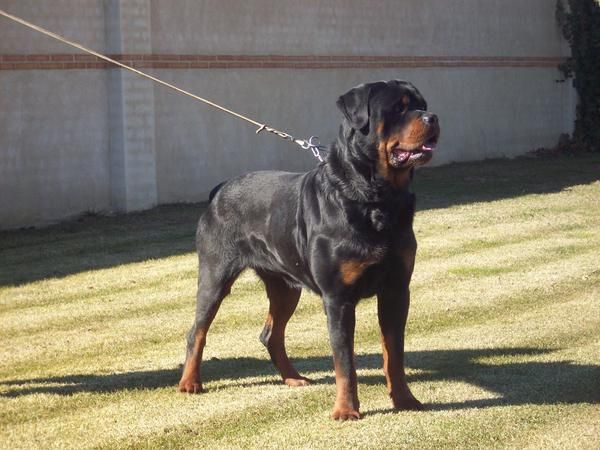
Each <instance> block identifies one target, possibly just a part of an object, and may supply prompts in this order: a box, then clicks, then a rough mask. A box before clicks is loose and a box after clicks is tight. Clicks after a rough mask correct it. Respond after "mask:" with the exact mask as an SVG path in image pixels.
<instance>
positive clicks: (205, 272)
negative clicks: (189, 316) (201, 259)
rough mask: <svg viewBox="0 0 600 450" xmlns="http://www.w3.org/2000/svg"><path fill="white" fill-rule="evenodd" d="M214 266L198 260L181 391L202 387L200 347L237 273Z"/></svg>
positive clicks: (197, 391)
mask: <svg viewBox="0 0 600 450" xmlns="http://www.w3.org/2000/svg"><path fill="white" fill-rule="evenodd" d="M215 269H216V268H215V266H211V265H209V264H205V265H203V264H200V273H199V277H198V297H197V303H196V317H195V320H194V325H193V326H192V329H191V330H190V332H189V333H188V338H187V352H186V359H185V365H184V367H183V374H182V375H181V380H180V381H179V390H180V391H181V392H189V393H199V392H202V391H203V388H202V380H201V376H200V364H201V362H202V351H203V350H204V346H205V345H206V334H207V333H208V328H209V327H210V324H211V323H212V321H213V319H214V318H215V315H216V314H217V311H218V309H219V306H221V302H222V301H223V299H224V298H225V297H226V296H227V295H228V294H229V292H230V290H231V286H232V285H233V283H234V281H235V279H236V278H237V276H238V275H239V273H240V271H239V270H236V271H231V269H230V270H228V271H227V273H221V272H224V271H221V270H215ZM211 271H212V273H211ZM214 272H217V273H214Z"/></svg>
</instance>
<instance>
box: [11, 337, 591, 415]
mask: <svg viewBox="0 0 600 450" xmlns="http://www.w3.org/2000/svg"><path fill="white" fill-rule="evenodd" d="M551 351H552V349H531V348H502V349H463V350H434V351H419V352H409V353H408V354H407V358H406V359H407V366H408V367H409V368H411V369H416V370H415V373H413V374H412V375H410V376H409V377H408V381H409V382H418V381H425V382H448V383H452V382H461V383H468V384H471V385H474V386H478V387H480V388H483V389H485V390H486V391H489V392H493V393H494V394H496V395H494V398H489V399H473V400H462V401H458V400H457V401H456V402H449V403H435V402H434V403H427V399H426V398H423V396H421V400H424V401H425V402H426V408H427V409H429V410H452V409H468V408H484V407H492V406H501V405H522V404H537V405H545V404H557V403H565V404H577V403H594V404H596V403H600V366H598V365H580V364H574V363H572V362H570V361H556V362H537V361H535V362H508V363H506V364H502V363H500V364H498V363H494V364H486V363H485V362H481V361H480V360H481V359H485V358H491V357H510V356H513V357H535V356H537V355H542V354H545V353H549V352H551ZM294 361H295V363H296V367H297V368H298V369H299V371H300V372H301V373H302V374H303V375H305V376H307V377H309V378H311V379H312V380H313V382H314V383H316V384H333V383H334V381H335V380H334V377H333V371H332V362H331V357H309V358H299V359H294ZM356 362H357V366H358V368H359V369H375V368H380V367H381V355H380V354H367V355H359V356H357V361H356ZM323 372H326V373H331V375H325V376H323V375H322V373H323ZM180 374H181V370H180V368H176V369H161V370H148V371H137V372H126V373H117V374H106V375H97V374H80V375H72V376H68V375H67V376H59V377H47V378H42V377H40V378H31V379H22V380H12V381H5V382H0V386H1V388H0V389H1V390H2V391H4V392H2V393H0V396H2V397H21V396H26V395H32V394H37V393H45V394H55V395H67V396H68V395H72V394H76V393H80V392H101V393H110V392H117V391H122V390H133V389H160V388H166V387H173V390H175V385H176V383H177V381H178V379H179V376H180ZM203 374H204V379H205V381H206V382H207V383H208V384H209V385H210V381H213V380H219V382H223V381H225V382H227V381H231V385H230V386H229V384H228V383H225V385H226V388H227V386H229V388H239V387H242V386H250V385H261V384H274V383H279V381H278V379H277V377H276V376H275V375H276V372H275V369H274V368H273V366H272V365H271V362H270V361H269V360H267V359H258V358H229V359H216V358H213V359H210V360H208V361H205V362H204V363H203ZM311 374H313V375H314V376H312V377H311ZM319 374H321V375H319ZM265 377H267V378H268V379H267V380H264V378H265ZM261 378H263V379H262V380H261ZM358 381H359V384H366V385H375V384H382V385H383V384H385V379H384V377H383V373H382V374H381V375H362V376H361V375H360V374H359V380H358ZM388 411H391V409H390V410H381V411H380V410H378V411H371V412H367V414H374V413H383V412H388Z"/></svg>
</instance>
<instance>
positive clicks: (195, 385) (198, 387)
mask: <svg viewBox="0 0 600 450" xmlns="http://www.w3.org/2000/svg"><path fill="white" fill-rule="evenodd" d="M178 389H179V392H187V393H188V394H200V393H202V392H204V389H202V383H200V382H199V381H197V380H184V379H182V380H181V381H180V382H179V386H178Z"/></svg>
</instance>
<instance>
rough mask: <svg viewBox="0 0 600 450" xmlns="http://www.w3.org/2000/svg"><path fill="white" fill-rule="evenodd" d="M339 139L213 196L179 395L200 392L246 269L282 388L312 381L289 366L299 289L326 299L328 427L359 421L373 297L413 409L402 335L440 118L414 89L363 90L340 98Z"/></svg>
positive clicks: (390, 383) (390, 380)
mask: <svg viewBox="0 0 600 450" xmlns="http://www.w3.org/2000/svg"><path fill="white" fill-rule="evenodd" d="M337 105H338V107H339V108H340V110H341V111H342V113H343V114H344V117H345V120H344V121H343V123H342V125H341V127H340V132H339V137H338V139H337V141H336V142H334V143H333V144H332V145H331V147H330V149H329V154H328V157H327V161H326V162H325V163H322V164H320V165H319V166H318V167H316V168H315V169H313V170H311V171H310V172H307V173H301V174H296V173H286V172H255V173H250V174H248V175H245V176H242V177H240V178H236V179H233V180H231V181H229V182H227V183H225V184H223V185H222V186H219V187H218V188H217V189H215V190H214V191H213V195H214V198H213V199H212V201H211V203H210V205H209V206H208V209H207V210H206V212H205V213H204V214H203V216H202V217H201V218H200V221H199V224H198V230H197V234H196V239H197V248H198V254H199V258H200V270H199V280H198V300H197V309H196V317H195V323H194V326H193V328H192V330H191V331H190V333H189V336H188V348H187V357H186V362H185V366H184V369H183V375H182V377H181V381H180V382H179V389H180V390H181V391H183V392H201V391H202V381H201V376H200V363H201V359H202V350H203V348H204V345H205V343H206V334H207V332H208V328H209V326H210V324H211V322H212V320H213V319H214V317H215V314H216V313H217V310H218V308H219V305H220V304H221V301H222V300H223V298H224V297H225V296H226V295H227V294H229V291H230V288H231V285H232V284H233V282H234V281H235V279H236V277H237V276H238V275H239V274H240V272H241V271H242V270H243V269H245V268H252V269H254V270H255V271H256V273H257V274H258V276H259V277H260V278H261V279H262V280H263V281H264V284H265V286H266V291H267V296H268V297H269V301H270V307H269V313H268V315H267V321H266V324H265V327H264V330H263V331H262V333H261V335H260V340H261V341H262V342H263V344H264V345H265V346H266V347H267V349H268V351H269V354H270V356H271V359H272V361H273V363H274V364H275V366H276V367H277V369H278V370H279V372H280V373H281V376H282V378H283V381H284V382H285V383H286V384H288V385H290V386H302V385H305V384H308V383H309V380H308V379H306V378H304V377H303V376H301V375H300V374H299V373H298V372H297V371H296V369H295V368H294V366H293V365H292V364H291V363H290V360H289V359H288V356H287V353H286V350H285V344H284V334H285V327H286V324H287V322H288V320H289V318H290V317H291V315H292V314H293V312H294V310H295V309H296V305H297V303H298V299H299V298H300V291H301V289H302V287H307V288H309V289H311V290H312V291H314V292H316V293H317V294H319V295H320V296H322V298H323V302H324V308H325V312H326V315H327V326H328V329H329V338H330V341H331V347H332V349H333V362H334V367H335V377H336V387H337V397H336V401H335V405H334V408H333V418H334V419H342V420H346V419H356V418H359V417H360V414H359V402H358V396H357V384H356V383H357V380H356V369H355V365H354V326H355V307H356V304H357V303H358V301H359V300H360V299H362V298H366V297H370V296H373V295H377V307H378V314H379V326H380V328H381V337H382V343H383V369H384V372H385V377H386V380H387V387H388V390H389V393H390V396H391V398H392V402H393V405H394V407H395V408H397V409H421V408H422V405H421V403H420V402H419V401H418V400H416V399H415V398H414V397H413V395H412V394H411V392H410V389H409V388H408V385H407V383H406V379H405V374H404V362H403V359H404V328H405V324H406V317H407V314H408V306H409V282H410V278H411V275H412V271H413V266H414V261H415V252H416V248H417V243H416V240H415V236H414V234H413V229H412V221H413V214H414V211H415V197H414V195H413V194H412V193H411V192H410V190H409V184H410V181H411V178H412V175H413V171H414V168H415V167H416V166H419V165H422V164H425V163H426V162H428V161H429V160H430V159H431V156H432V151H433V150H434V148H435V145H436V143H437V140H438V136H439V126H438V120H437V116H435V115H434V114H431V113H429V112H427V103H426V102H425V100H424V99H423V97H422V96H421V94H420V93H419V91H417V89H416V88H415V87H414V86H413V85H412V84H410V83H408V82H405V81H397V80H394V81H389V82H376V83H370V84H364V85H360V86H357V87H355V88H354V89H351V90H350V91H349V92H348V93H346V94H344V95H342V96H341V97H340V98H339V99H338V101H337Z"/></svg>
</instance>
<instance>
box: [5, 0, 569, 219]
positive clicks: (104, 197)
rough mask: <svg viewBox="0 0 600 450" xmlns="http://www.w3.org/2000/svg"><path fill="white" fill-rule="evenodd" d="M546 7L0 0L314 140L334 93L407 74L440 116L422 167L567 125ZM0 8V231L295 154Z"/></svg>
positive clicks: (345, 0)
mask: <svg viewBox="0 0 600 450" xmlns="http://www.w3.org/2000/svg"><path fill="white" fill-rule="evenodd" d="M554 6H555V1H554V0H528V1H527V2H523V1H521V0H486V1H481V0H405V1H403V2H397V1H394V0H379V1H377V2H364V1H361V0H333V1H330V2H320V1H314V0H310V1H303V2H297V1H292V0H280V1H278V2H273V1H267V0H253V1H248V2H239V1H234V0H220V1H217V0H210V1H209V0H205V1H197V0H170V1H167V0H104V1H86V2H80V1H77V0H53V1H50V0H44V1H40V0H37V1H34V0H18V1H17V0H10V1H9V0H0V8H1V9H4V10H6V11H7V12H10V13H14V14H16V15H20V16H21V17H23V18H25V19H26V20H30V21H32V22H34V23H37V24H39V25H41V26H44V27H47V28H50V29H52V30H53V31H56V32H58V33H60V34H64V35H66V36H68V37H70V38H72V39H74V40H77V41H79V42H81V43H83V44H84V45H87V46H90V47H92V48H94V49H97V50H100V51H103V52H108V53H111V54H116V55H119V57H120V58H121V59H123V60H124V61H126V62H127V63H130V64H134V65H136V66H137V67H139V68H141V69H142V70H146V71H148V72H150V73H152V74H154V75H156V76H158V77H160V78H163V79H165V80H166V81H169V82H172V83H174V84H176V85H178V86H181V87H183V88H185V89H188V90H190V91H192V92H194V93H197V94H199V95H201V96H204V97H207V98H209V99H212V100H215V101H217V102H218V103H221V104H223V105H224V106H227V107H230V108H232V109H235V110H237V111H239V112H241V113H243V114H246V115H248V116H250V117H252V118H254V119H256V120H258V121H260V122H267V123H268V124H270V125H272V126H274V127H276V128H279V129H282V130H284V131H288V132H290V133H292V134H294V135H298V136H302V137H308V136H310V135H313V134H316V135H319V136H321V138H322V141H323V142H325V143H328V142H330V141H331V140H332V139H333V138H334V137H335V135H336V133H337V126H338V123H339V120H340V115H339V113H338V112H337V110H336V108H335V100H336V98H337V96H338V95H340V94H341V93H343V92H344V91H345V90H347V89H349V88H350V87H352V86H354V85H356V84H359V83H361V82H365V81H370V80H379V79H391V78H404V79H408V80H411V81H413V82H414V83H415V84H416V85H417V87H419V89H420V90H421V91H422V93H423V94H424V95H425V97H426V98H427V100H428V102H429V105H430V109H431V110H433V111H435V112H437V113H438V114H439V116H440V118H441V122H442V139H441V142H440V148H439V152H438V153H437V155H436V157H435V160H434V161H435V164H443V163H448V162H451V161H464V160H475V159H483V158H489V157H497V156H515V155H519V154H523V153H525V152H526V151H528V150H531V149H534V148H537V147H540V146H550V145H552V144H554V143H555V142H556V140H557V138H558V136H559V134H560V133H562V132H569V131H570V130H571V128H572V121H573V118H574V101H575V95H574V91H573V89H572V88H571V87H570V85H569V83H561V84H558V83H556V79H558V78H560V74H559V73H558V71H557V70H556V64H557V63H558V62H559V61H560V60H561V59H562V58H563V57H565V56H566V55H567V54H568V47H567V46H566V44H565V42H564V41H563V40H562V39H561V37H560V34H559V30H558V28H557V26H556V24H555V20H554ZM77 53H78V52H77V51H76V50H74V49H71V48H70V47H66V46H64V45H63V44H60V43H56V42H55V41H53V40H51V39H50V38H47V37H43V36H41V35H39V34H37V33H35V32H33V31H29V30H27V29H25V28H24V27H22V26H21V25H18V24H13V23H11V22H9V21H8V20H6V19H3V18H0V228H12V227H18V226H25V225H32V224H41V223H46V222H49V221H55V220H60V219H62V218H65V217H69V216H72V215H75V214H79V213H81V212H84V211H100V212H107V211H133V210H137V209H143V208H148V207H152V206H154V205H156V204H160V203H172V202H180V201H198V200H202V199H205V198H206V196H207V193H208V191H209V190H210V189H211V188H212V186H214V185H215V184H216V183H218V182H219V181H222V180H224V179H227V178H230V177H232V176H235V175H238V174H240V173H244V172H247V171H250V170H256V169H270V168H276V169H287V170H297V171H300V170H307V169H309V168H311V167H313V165H314V159H313V158H312V156H311V155H310V153H308V152H302V151H301V150H298V149H297V147H295V146H293V145H291V144H288V143H285V142H283V141H281V140H280V139H278V138H276V137H273V136H269V135H267V134H261V135H258V136H256V135H255V134H254V128H253V127H252V126H250V125H248V124H246V123H244V122H240V121H239V120H237V119H234V118H231V117H229V116H227V115H224V114H223V113H221V112H218V111H215V110H212V109H210V108H208V107H207V106H205V105H203V104H201V103H198V102H195V101H193V100H191V99H189V98H185V97H182V96H180V95H178V94H176V93H174V92H172V91H170V90H167V89H165V88H163V87H161V86H157V85H153V84H152V83H150V82H149V81H147V80H144V79H141V78H138V77H136V76H135V75H133V74H130V73H123V72H122V71H120V70H117V69H113V68H108V67H106V66H105V65H104V64H102V63H99V62H98V61H96V60H95V59H94V58H88V57H81V56H78V55H77V56H75V54H77Z"/></svg>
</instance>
